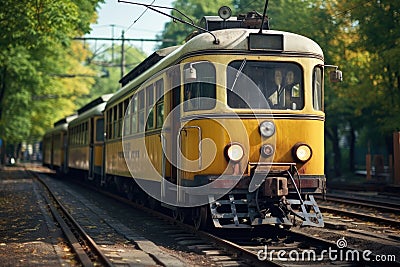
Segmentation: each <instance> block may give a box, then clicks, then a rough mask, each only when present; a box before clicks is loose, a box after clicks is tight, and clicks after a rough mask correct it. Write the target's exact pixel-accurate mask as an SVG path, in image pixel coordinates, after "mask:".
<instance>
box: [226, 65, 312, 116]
mask: <svg viewBox="0 0 400 267" xmlns="http://www.w3.org/2000/svg"><path fill="white" fill-rule="evenodd" d="M228 66H229V67H228V71H227V83H228V84H227V85H228V87H227V94H228V105H229V107H231V108H242V109H248V108H251V109H269V108H270V109H291V110H300V109H303V107H304V88H303V72H302V69H301V68H300V66H299V65H298V64H295V63H289V62H265V61H250V60H246V59H244V60H237V61H232V62H231V63H230V64H229V65H228Z"/></svg>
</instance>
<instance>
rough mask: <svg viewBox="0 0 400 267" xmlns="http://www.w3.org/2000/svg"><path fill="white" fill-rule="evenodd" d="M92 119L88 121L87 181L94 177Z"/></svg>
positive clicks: (93, 130)
mask: <svg viewBox="0 0 400 267" xmlns="http://www.w3.org/2000/svg"><path fill="white" fill-rule="evenodd" d="M94 136H95V129H94V118H91V119H90V121H89V175H88V176H89V177H88V178H89V179H92V178H93V177H94V173H93V172H94Z"/></svg>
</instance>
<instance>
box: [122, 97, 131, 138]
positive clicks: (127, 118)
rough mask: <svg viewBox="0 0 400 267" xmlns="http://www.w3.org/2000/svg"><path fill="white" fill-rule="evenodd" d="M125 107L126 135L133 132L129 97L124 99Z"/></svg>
mask: <svg viewBox="0 0 400 267" xmlns="http://www.w3.org/2000/svg"><path fill="white" fill-rule="evenodd" d="M124 109H125V114H124V126H123V128H124V131H123V132H124V135H128V134H130V133H131V109H130V106H129V98H128V99H125V101H124Z"/></svg>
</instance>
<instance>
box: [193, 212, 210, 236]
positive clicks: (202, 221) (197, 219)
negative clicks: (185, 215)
mask: <svg viewBox="0 0 400 267" xmlns="http://www.w3.org/2000/svg"><path fill="white" fill-rule="evenodd" d="M207 217H208V216H207V207H206V206H202V207H196V208H194V209H193V213H192V219H193V224H194V227H195V228H196V230H203V229H206V228H207Z"/></svg>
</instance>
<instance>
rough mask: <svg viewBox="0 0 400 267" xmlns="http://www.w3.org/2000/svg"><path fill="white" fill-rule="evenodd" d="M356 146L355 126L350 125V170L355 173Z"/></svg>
mask: <svg viewBox="0 0 400 267" xmlns="http://www.w3.org/2000/svg"><path fill="white" fill-rule="evenodd" d="M355 146H356V134H355V132H354V128H353V124H351V123H350V151H349V170H350V171H351V172H354V171H355V166H354V165H355V164H354V161H355Z"/></svg>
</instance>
